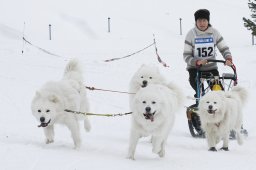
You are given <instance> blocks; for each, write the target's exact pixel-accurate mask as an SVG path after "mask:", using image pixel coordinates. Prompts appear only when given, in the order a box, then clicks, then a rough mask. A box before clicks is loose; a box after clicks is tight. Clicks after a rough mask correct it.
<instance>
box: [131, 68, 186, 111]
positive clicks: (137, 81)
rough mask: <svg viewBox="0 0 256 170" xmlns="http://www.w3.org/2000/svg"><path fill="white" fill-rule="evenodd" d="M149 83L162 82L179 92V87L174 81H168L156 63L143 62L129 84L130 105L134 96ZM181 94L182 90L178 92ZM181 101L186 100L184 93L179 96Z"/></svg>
mask: <svg viewBox="0 0 256 170" xmlns="http://www.w3.org/2000/svg"><path fill="white" fill-rule="evenodd" d="M149 84H161V85H164V86H166V87H168V88H170V89H171V90H174V89H175V91H176V92H177V91H178V90H179V88H177V87H176V86H175V85H174V84H173V83H170V82H167V81H166V79H165V78H164V76H163V75H162V74H161V73H160V71H159V69H158V67H157V66H155V65H145V64H142V65H141V66H140V68H139V69H138V70H137V71H136V72H135V73H134V75H133V76H132V78H131V80H130V85H129V93H131V94H130V96H129V97H130V107H131V103H132V101H133V98H134V96H135V94H136V93H137V92H138V91H139V90H140V89H141V88H144V87H146V86H147V85H149ZM178 93H179V94H182V92H181V90H179V92H178ZM178 97H180V98H179V102H183V101H184V95H180V96H178Z"/></svg>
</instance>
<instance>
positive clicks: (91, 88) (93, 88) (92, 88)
mask: <svg viewBox="0 0 256 170" xmlns="http://www.w3.org/2000/svg"><path fill="white" fill-rule="evenodd" d="M85 87H86V88H87V89H89V90H100V91H107V92H114V93H126V94H135V93H129V92H124V91H116V90H106V89H99V88H95V87H88V86H85Z"/></svg>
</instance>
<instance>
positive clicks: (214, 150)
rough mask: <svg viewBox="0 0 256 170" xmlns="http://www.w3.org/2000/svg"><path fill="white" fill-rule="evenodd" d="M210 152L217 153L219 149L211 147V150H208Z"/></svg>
mask: <svg viewBox="0 0 256 170" xmlns="http://www.w3.org/2000/svg"><path fill="white" fill-rule="evenodd" d="M208 151H213V152H217V149H216V148H215V147H210V148H209V149H208Z"/></svg>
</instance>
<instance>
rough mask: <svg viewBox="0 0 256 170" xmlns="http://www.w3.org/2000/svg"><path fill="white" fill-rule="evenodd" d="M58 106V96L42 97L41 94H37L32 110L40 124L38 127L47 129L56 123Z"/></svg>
mask: <svg viewBox="0 0 256 170" xmlns="http://www.w3.org/2000/svg"><path fill="white" fill-rule="evenodd" d="M58 104H59V100H58V98H57V97H56V96H54V95H49V96H42V95H41V94H40V93H39V92H37V93H36V96H35V97H34V99H33V101H32V104H31V110H32V114H33V115H34V116H35V118H36V119H37V120H38V121H39V122H40V125H38V127H47V126H48V125H52V124H53V123H54V122H55V118H56V115H57V108H58Z"/></svg>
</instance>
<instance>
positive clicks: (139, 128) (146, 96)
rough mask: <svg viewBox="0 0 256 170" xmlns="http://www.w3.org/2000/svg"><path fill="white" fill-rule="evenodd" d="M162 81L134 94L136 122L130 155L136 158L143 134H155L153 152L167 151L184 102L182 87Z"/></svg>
mask: <svg viewBox="0 0 256 170" xmlns="http://www.w3.org/2000/svg"><path fill="white" fill-rule="evenodd" d="M176 89H177V88H174V85H173V89H172V90H171V89H170V88H168V87H166V86H164V85H160V84H149V85H148V86H147V87H145V88H140V90H139V91H138V92H137V93H136V95H135V96H134V100H133V102H132V103H131V108H132V125H131V132H130V143H129V150H128V155H127V158H129V159H134V154H135V149H136V146H137V143H138V140H139V138H140V137H144V136H149V135H151V136H152V145H153V152H154V153H156V154H158V155H159V156H160V157H163V156H164V155H165V144H166V140H167V137H168V134H169V132H170V130H171V129H172V127H173V124H174V120H175V112H176V111H177V110H178V108H179V107H180V106H181V105H180V104H181V103H180V101H179V99H180V95H181V94H180V93H179V92H180V91H178V90H177V91H176Z"/></svg>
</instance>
